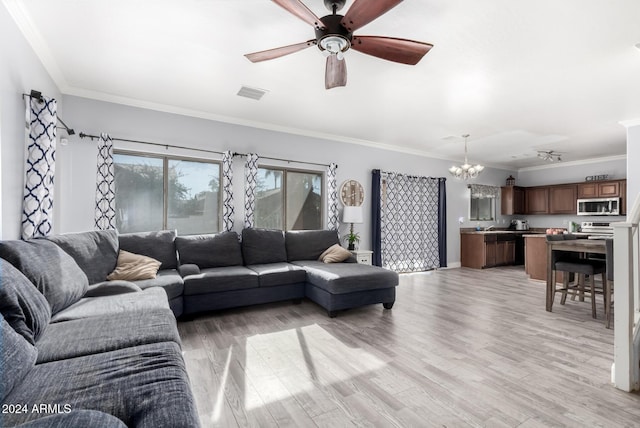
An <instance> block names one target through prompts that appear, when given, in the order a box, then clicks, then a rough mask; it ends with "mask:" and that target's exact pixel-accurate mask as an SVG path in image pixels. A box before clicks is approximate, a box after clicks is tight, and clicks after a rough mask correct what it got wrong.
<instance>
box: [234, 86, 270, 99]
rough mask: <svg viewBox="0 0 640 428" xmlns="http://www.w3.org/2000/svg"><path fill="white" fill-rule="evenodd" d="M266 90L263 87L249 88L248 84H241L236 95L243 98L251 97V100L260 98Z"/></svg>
mask: <svg viewBox="0 0 640 428" xmlns="http://www.w3.org/2000/svg"><path fill="white" fill-rule="evenodd" d="M266 93H267V91H265V90H264V89H258V88H250V87H248V86H242V87H241V88H240V90H239V91H238V95H239V96H241V97H245V98H251V99H252V100H260V98H262V96H263V95H264V94H266Z"/></svg>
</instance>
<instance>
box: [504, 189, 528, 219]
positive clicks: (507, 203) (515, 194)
mask: <svg viewBox="0 0 640 428" xmlns="http://www.w3.org/2000/svg"><path fill="white" fill-rule="evenodd" d="M524 193H525V190H524V187H517V186H506V187H501V188H500V213H501V214H502V215H514V214H526V212H525V203H524V200H525V195H524Z"/></svg>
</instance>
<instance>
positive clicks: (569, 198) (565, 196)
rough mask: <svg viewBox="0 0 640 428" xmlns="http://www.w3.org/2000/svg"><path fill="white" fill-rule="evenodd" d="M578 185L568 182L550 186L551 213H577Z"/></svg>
mask: <svg viewBox="0 0 640 428" xmlns="http://www.w3.org/2000/svg"><path fill="white" fill-rule="evenodd" d="M576 192H577V186H576V185H575V184H566V185H561V186H550V187H549V214H575V213H576V202H577V199H578V198H577V197H576Z"/></svg>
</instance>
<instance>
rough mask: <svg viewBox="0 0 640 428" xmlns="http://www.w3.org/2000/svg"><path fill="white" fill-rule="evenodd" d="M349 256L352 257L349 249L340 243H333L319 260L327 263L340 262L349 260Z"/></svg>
mask: <svg viewBox="0 0 640 428" xmlns="http://www.w3.org/2000/svg"><path fill="white" fill-rule="evenodd" d="M349 257H351V252H350V251H349V250H347V249H345V248H343V247H342V246H340V244H333V245H332V246H330V247H329V248H327V249H326V250H325V252H324V253H322V254H320V258H318V260H320V261H321V262H325V263H340V262H343V261H345V260H347V259H348V258H349Z"/></svg>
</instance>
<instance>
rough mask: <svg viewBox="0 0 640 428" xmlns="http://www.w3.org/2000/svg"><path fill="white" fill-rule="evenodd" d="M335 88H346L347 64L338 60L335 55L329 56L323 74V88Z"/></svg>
mask: <svg viewBox="0 0 640 428" xmlns="http://www.w3.org/2000/svg"><path fill="white" fill-rule="evenodd" d="M337 86H347V63H346V61H345V60H344V59H342V60H339V59H338V57H337V56H336V55H329V56H328V57H327V69H326V70H325V74H324V87H325V88H326V89H331V88H335V87H337Z"/></svg>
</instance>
